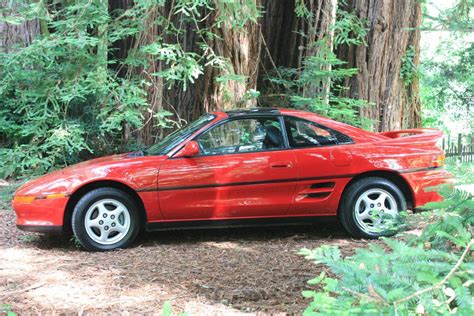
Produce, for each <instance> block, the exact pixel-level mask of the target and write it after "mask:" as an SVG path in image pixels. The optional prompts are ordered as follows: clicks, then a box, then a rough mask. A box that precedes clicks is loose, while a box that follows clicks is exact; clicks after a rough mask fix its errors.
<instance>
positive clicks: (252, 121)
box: [196, 117, 284, 155]
mask: <svg viewBox="0 0 474 316" xmlns="http://www.w3.org/2000/svg"><path fill="white" fill-rule="evenodd" d="M196 141H197V142H198V144H199V147H200V150H201V153H202V154H203V155H222V154H228V153H242V152H253V151H262V150H271V149H279V148H284V142H283V136H282V132H281V124H280V121H279V120H278V118H276V117H267V118H265V117H263V118H248V119H245V118H243V119H239V120H232V121H229V122H226V123H224V124H221V125H218V126H216V127H214V128H212V129H211V130H210V131H207V132H206V133H204V134H203V135H201V136H199V137H198V138H197V139H196Z"/></svg>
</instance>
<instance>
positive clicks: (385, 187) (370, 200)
mask: <svg viewBox="0 0 474 316" xmlns="http://www.w3.org/2000/svg"><path fill="white" fill-rule="evenodd" d="M405 210H406V200H405V197H404V195H403V193H402V192H401V191H400V189H399V188H398V187H397V186H396V185H395V184H394V183H393V182H391V181H389V180H387V179H384V178H379V177H369V178H364V179H361V180H359V181H356V182H354V183H352V184H351V185H349V187H347V189H346V190H345V192H344V195H343V196H342V200H341V204H340V208H339V218H340V220H341V223H342V225H343V226H344V228H346V230H347V231H348V232H349V233H350V234H351V235H353V236H354V237H357V238H360V237H362V238H377V237H380V236H388V235H392V234H394V233H395V232H396V227H394V224H395V223H396V222H397V221H398V220H399V219H400V217H399V216H400V212H402V211H405Z"/></svg>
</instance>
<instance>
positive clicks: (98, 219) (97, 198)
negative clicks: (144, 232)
mask: <svg viewBox="0 0 474 316" xmlns="http://www.w3.org/2000/svg"><path fill="white" fill-rule="evenodd" d="M139 229H140V227H139V220H138V211H137V207H136V205H135V202H134V200H133V199H132V198H131V197H130V196H129V195H128V194H127V193H125V192H123V191H121V190H118V189H115V188H100V189H96V190H93V191H90V192H88V193H87V194H85V195H84V196H83V197H82V198H81V199H80V200H79V202H78V203H77V204H76V206H75V207H74V211H73V215H72V230H73V232H74V235H75V236H76V238H77V239H78V240H79V242H80V243H81V245H82V246H83V247H84V248H86V249H87V250H92V251H105V250H112V249H116V248H125V247H127V246H129V245H130V244H131V243H132V242H133V240H134V239H135V238H136V236H137V234H138V232H139Z"/></svg>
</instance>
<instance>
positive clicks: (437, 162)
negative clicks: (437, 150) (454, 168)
mask: <svg viewBox="0 0 474 316" xmlns="http://www.w3.org/2000/svg"><path fill="white" fill-rule="evenodd" d="M445 164H446V155H445V154H444V153H442V154H440V155H438V156H437V157H436V158H435V159H434V161H433V165H434V166H435V167H442V166H444V165H445Z"/></svg>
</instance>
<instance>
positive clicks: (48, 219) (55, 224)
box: [13, 197, 69, 233]
mask: <svg viewBox="0 0 474 316" xmlns="http://www.w3.org/2000/svg"><path fill="white" fill-rule="evenodd" d="M68 200H69V198H68V197H62V198H55V199H35V200H33V201H32V202H31V203H22V202H18V201H15V200H14V201H13V209H14V210H15V213H16V216H17V220H16V225H17V227H18V228H19V229H22V230H26V231H34V232H52V233H57V232H60V231H62V227H63V221H64V212H65V209H66V205H67V202H68Z"/></svg>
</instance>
